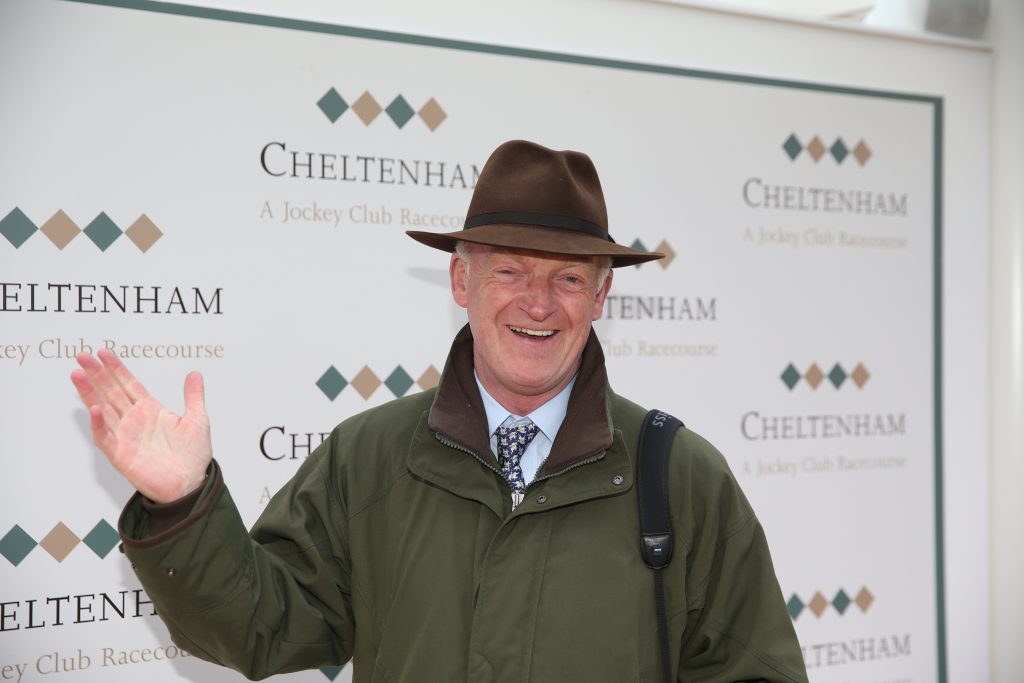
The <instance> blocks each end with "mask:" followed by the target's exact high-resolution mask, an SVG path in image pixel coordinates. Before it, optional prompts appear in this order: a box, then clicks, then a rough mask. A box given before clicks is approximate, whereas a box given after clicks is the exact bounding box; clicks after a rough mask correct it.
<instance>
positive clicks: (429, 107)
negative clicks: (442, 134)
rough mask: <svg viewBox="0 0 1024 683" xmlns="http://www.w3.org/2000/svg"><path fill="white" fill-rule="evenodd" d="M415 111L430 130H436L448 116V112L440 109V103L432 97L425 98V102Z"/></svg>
mask: <svg viewBox="0 0 1024 683" xmlns="http://www.w3.org/2000/svg"><path fill="white" fill-rule="evenodd" d="M416 113H417V114H419V116H420V118H421V119H423V123H425V124H427V128H429V129H430V130H431V132H433V131H435V130H437V127H438V126H440V125H441V124H442V123H444V120H445V119H446V118H448V114H446V113H445V111H444V109H441V105H440V104H438V103H437V100H435V99H434V98H433V97H431V98H430V99H429V100H427V103H426V104H424V105H423V106H422V107H420V110H419V111H418V112H416Z"/></svg>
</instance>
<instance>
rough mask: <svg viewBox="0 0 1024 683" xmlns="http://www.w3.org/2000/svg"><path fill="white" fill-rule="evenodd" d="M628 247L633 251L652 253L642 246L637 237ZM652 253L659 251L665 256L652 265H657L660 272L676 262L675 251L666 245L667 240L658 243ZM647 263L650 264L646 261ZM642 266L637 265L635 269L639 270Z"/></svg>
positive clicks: (640, 264)
mask: <svg viewBox="0 0 1024 683" xmlns="http://www.w3.org/2000/svg"><path fill="white" fill-rule="evenodd" d="M629 246H630V247H632V248H633V249H639V250H640V251H652V250H649V249H648V248H647V247H646V246H644V243H643V242H641V241H640V238H639V237H638V238H636V239H635V240H633V244H631V245H629ZM653 251H660V252H661V253H662V254H664V255H665V258H663V259H658V260H657V261H654V263H657V264H658V265H659V266H661V269H662V270H665V269H666V268H668V267H669V266H670V265H672V262H673V261H675V260H676V250H675V249H673V248H672V245H670V244H669V243H668V240H662V241H660V242H658V246H656V247H655V248H654V249H653ZM648 263H651V262H650V261H648ZM642 265H644V264H643V263H638V264H636V267H637V268H639V267H640V266H642Z"/></svg>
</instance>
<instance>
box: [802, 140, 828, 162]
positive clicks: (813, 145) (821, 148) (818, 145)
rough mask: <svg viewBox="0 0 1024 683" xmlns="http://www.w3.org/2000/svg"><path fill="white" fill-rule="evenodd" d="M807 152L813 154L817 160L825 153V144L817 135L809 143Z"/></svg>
mask: <svg viewBox="0 0 1024 683" xmlns="http://www.w3.org/2000/svg"><path fill="white" fill-rule="evenodd" d="M806 149H807V153H808V154H810V155H811V158H812V159H814V160H815V161H817V160H818V159H820V158H821V157H822V155H823V154H825V151H826V150H825V144H824V143H823V142H822V141H821V138H819V137H818V136H817V135H815V136H814V139H812V140H811V141H810V142H808V143H807V148H806Z"/></svg>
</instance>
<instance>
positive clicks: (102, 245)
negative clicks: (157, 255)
mask: <svg viewBox="0 0 1024 683" xmlns="http://www.w3.org/2000/svg"><path fill="white" fill-rule="evenodd" d="M37 232H40V233H42V234H43V235H45V236H46V237H47V239H49V240H50V241H51V242H53V244H54V246H56V247H57V248H58V249H64V247H66V246H68V244H70V243H71V240H73V239H75V238H76V237H78V236H79V235H80V234H84V235H85V236H86V237H88V238H89V239H90V240H92V243H93V244H95V245H96V246H97V247H99V249H100V251H106V250H107V248H108V247H109V246H110V245H111V244H113V243H114V242H115V241H117V239H118V238H119V237H120V236H121V235H124V236H125V237H127V238H128V239H129V240H131V241H132V244H134V245H135V246H136V247H138V249H139V251H141V252H143V253H145V252H147V251H149V248H150V247H152V246H153V245H154V244H156V242H157V240H159V239H160V238H161V237H163V236H164V233H163V232H162V231H161V230H160V228H158V227H156V225H155V224H154V223H153V221H151V220H150V219H149V217H148V216H146V214H142V215H141V216H139V217H138V218H137V219H136V220H135V222H134V223H132V224H131V225H130V226H129V227H128V229H127V230H121V228H120V227H118V225H117V223H115V222H114V221H112V220H111V219H110V216H108V215H107V214H106V212H104V211H101V212H100V214H99V215H98V216H96V218H93V219H92V220H91V221H89V224H88V225H86V226H85V228H80V227H78V224H77V223H75V222H74V221H73V220H71V218H69V217H68V215H67V214H66V213H64V211H62V210H58V211H57V213H55V214H53V215H52V216H51V217H50V218H49V219H48V220H47V221H46V222H45V223H43V224H42V225H40V226H36V224H35V223H33V222H32V219H30V218H29V217H28V216H26V215H25V213H24V212H23V211H22V210H21V209H19V208H18V207H14V209H13V210H11V212H10V213H8V214H7V215H6V216H4V217H3V219H0V235H3V236H4V237H6V238H7V241H8V242H10V243H11V244H13V245H14V248H15V249H18V248H20V247H21V245H22V244H24V243H25V242H26V240H28V238H29V237H32V235H34V234H36V233H37Z"/></svg>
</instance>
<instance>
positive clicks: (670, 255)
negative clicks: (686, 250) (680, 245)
mask: <svg viewBox="0 0 1024 683" xmlns="http://www.w3.org/2000/svg"><path fill="white" fill-rule="evenodd" d="M654 251H660V252H661V253H662V254H664V255H665V258H663V259H658V265H659V266H661V269H662V270H664V269H666V268H668V266H669V264H670V263H672V262H673V261H675V260H676V250H675V249H673V248H672V245H670V244H669V243H668V242H667V241H666V240H662V241H661V242H659V243H658V246H656V247H655V248H654Z"/></svg>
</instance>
